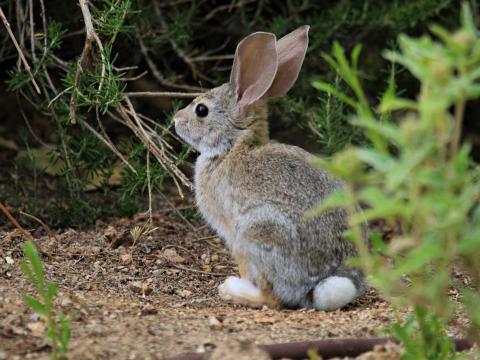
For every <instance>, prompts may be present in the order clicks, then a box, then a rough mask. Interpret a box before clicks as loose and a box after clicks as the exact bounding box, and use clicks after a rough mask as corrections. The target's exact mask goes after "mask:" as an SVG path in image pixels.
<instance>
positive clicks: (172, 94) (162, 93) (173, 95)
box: [124, 91, 204, 99]
mask: <svg viewBox="0 0 480 360" xmlns="http://www.w3.org/2000/svg"><path fill="white" fill-rule="evenodd" d="M203 94H204V93H200V92H199V93H182V92H168V91H138V92H126V93H124V95H125V96H128V97H168V98H179V99H183V98H196V97H197V96H200V95H203Z"/></svg>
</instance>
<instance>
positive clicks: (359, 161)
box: [313, 4, 480, 359]
mask: <svg viewBox="0 0 480 360" xmlns="http://www.w3.org/2000/svg"><path fill="white" fill-rule="evenodd" d="M461 24H462V26H461V28H460V29H459V30H456V31H448V30H446V29H445V28H444V27H441V26H439V25H434V26H432V27H431V33H432V34H433V37H432V36H429V35H422V36H421V37H416V38H415V37H409V36H407V35H401V36H400V37H399V39H398V47H399V50H398V51H386V52H384V55H385V57H386V58H387V59H389V60H390V61H392V62H394V63H396V64H397V66H402V67H404V68H405V69H406V70H407V71H408V72H409V73H411V74H412V75H413V76H414V77H415V78H416V79H417V81H418V82H419V92H418V95H417V97H416V100H411V99H407V98H405V97H401V96H399V95H398V92H397V87H396V84H395V79H394V77H392V78H391V79H390V82H389V84H388V87H387V90H386V91H385V92H384V94H383V96H382V97H381V99H380V102H379V104H378V106H377V107H375V108H373V107H371V106H370V105H369V102H368V101H367V99H366V94H365V93H364V90H363V87H362V84H361V81H360V79H359V77H358V73H359V68H358V59H359V57H360V47H359V46H357V47H355V48H354V49H353V50H352V52H351V55H350V57H349V58H347V56H346V55H345V53H344V51H343V49H342V47H341V46H340V45H339V44H338V43H335V44H334V46H333V51H332V55H327V54H326V55H325V59H326V61H327V62H328V63H329V64H330V66H331V67H332V68H333V69H334V70H335V71H336V72H337V73H338V74H339V76H340V77H341V78H342V80H343V81H344V83H345V84H346V85H347V86H348V88H349V89H351V95H350V94H348V93H345V92H340V91H338V90H337V89H336V88H335V87H333V86H332V85H331V84H329V83H325V82H320V81H317V82H314V83H313V86H314V87H315V88H317V89H320V90H322V91H324V92H327V93H329V94H332V95H334V96H336V97H338V98H339V99H341V100H342V101H343V102H344V103H346V104H347V105H348V106H350V107H351V108H353V109H354V111H355V115H354V116H353V117H352V124H354V125H355V126H359V127H360V128H362V129H363V130H364V131H365V136H366V138H367V139H368V143H369V146H357V147H354V146H349V147H347V148H346V149H345V150H342V151H340V152H338V153H336V154H335V155H334V156H333V157H332V159H330V160H328V161H326V160H319V164H321V165H322V166H324V167H325V168H327V169H328V170H330V171H331V172H332V173H334V174H335V175H337V176H339V177H341V178H342V179H344V180H345V182H346V186H345V189H344V191H341V192H338V193H336V194H334V195H332V196H331V197H329V198H328V199H327V200H326V201H325V203H324V204H322V206H321V208H320V209H317V210H316V211H325V210H328V209H331V208H334V207H338V206H342V207H346V208H347V209H349V219H350V225H351V228H352V231H351V232H350V233H349V236H350V238H351V239H352V240H353V241H354V242H355V244H356V245H357V247H358V250H359V257H358V259H356V260H355V261H353V263H354V264H356V265H358V266H360V267H362V268H363V269H364V270H365V271H366V273H367V274H369V277H370V280H371V283H372V285H374V286H375V287H377V288H379V289H381V290H382V291H383V292H384V293H385V294H386V295H387V296H389V297H390V298H391V300H392V301H393V302H394V303H395V304H397V305H399V306H413V308H414V312H413V317H412V318H411V319H410V320H408V321H407V322H406V324H404V325H400V324H397V325H395V326H393V327H392V329H391V332H392V333H393V334H394V335H395V336H397V337H398V338H399V339H400V340H401V341H403V342H404V344H405V351H406V352H405V355H404V358H405V359H419V358H422V359H450V358H453V357H454V350H453V346H452V344H451V342H450V340H448V338H447V337H446V332H445V329H446V326H447V325H448V324H449V322H450V321H451V320H452V318H453V316H454V314H455V312H456V311H465V312H466V313H467V315H468V316H469V318H470V320H471V323H470V324H469V333H470V336H471V337H472V339H474V340H475V341H477V342H478V341H480V323H479V316H480V307H479V306H478V304H479V303H480V292H479V290H478V289H479V287H480V262H479V261H478V254H479V253H480V208H479V206H478V204H479V199H480V182H479V180H480V168H479V166H478V165H477V164H476V163H474V162H473V161H472V158H471V155H470V151H471V146H470V144H469V143H468V142H467V143H464V144H461V142H460V138H461V133H462V127H463V121H464V115H465V106H466V104H467V102H468V101H473V100H478V99H479V98H480V36H479V32H478V30H477V28H476V26H475V24H474V20H473V17H472V14H471V11H470V9H469V7H468V6H467V4H464V6H463V12H462V17H461ZM360 204H362V205H363V211H362V210H359V209H360V207H359V205H360ZM366 220H367V221H374V220H377V221H378V220H381V221H384V222H386V223H388V224H391V225H392V226H396V227H398V228H399V233H398V234H396V235H395V236H394V237H393V239H391V241H390V242H389V243H388V244H387V243H385V242H384V241H383V240H382V238H381V237H380V236H379V235H378V234H372V236H371V247H372V249H371V250H372V251H370V250H369V246H368V245H367V244H366V243H365V240H364V239H363V238H362V235H361V229H360V226H359V225H360V224H361V223H362V222H364V221H366ZM455 273H460V274H461V276H462V277H463V278H464V279H465V282H460V281H457V280H456V276H455ZM452 288H457V289H458V290H459V292H460V293H461V296H460V297H459V299H458V300H453V299H452V298H451V297H449V296H448V293H449V290H450V289H452ZM449 343H450V344H449Z"/></svg>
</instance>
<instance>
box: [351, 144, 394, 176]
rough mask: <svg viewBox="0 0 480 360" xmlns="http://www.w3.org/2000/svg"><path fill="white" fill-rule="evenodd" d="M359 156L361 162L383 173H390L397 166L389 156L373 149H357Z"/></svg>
mask: <svg viewBox="0 0 480 360" xmlns="http://www.w3.org/2000/svg"><path fill="white" fill-rule="evenodd" d="M357 156H358V158H359V159H360V160H362V161H363V162H365V163H367V164H369V165H371V166H373V167H374V168H375V169H376V170H378V171H381V172H387V171H390V170H391V169H392V168H393V166H394V165H395V162H394V160H393V159H392V158H391V157H390V156H389V155H386V154H382V153H380V152H378V151H376V150H373V149H366V148H360V149H357Z"/></svg>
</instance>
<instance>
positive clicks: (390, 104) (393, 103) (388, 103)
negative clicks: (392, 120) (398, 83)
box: [378, 97, 418, 114]
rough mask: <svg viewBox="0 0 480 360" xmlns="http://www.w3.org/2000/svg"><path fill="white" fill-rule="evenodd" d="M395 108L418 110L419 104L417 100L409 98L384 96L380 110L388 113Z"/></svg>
mask: <svg viewBox="0 0 480 360" xmlns="http://www.w3.org/2000/svg"><path fill="white" fill-rule="evenodd" d="M395 110H414V111H418V106H417V103H416V102H415V101H412V100H409V99H402V98H397V97H391V98H385V97H384V98H383V99H382V102H381V103H380V106H379V108H378V111H379V112H380V113H382V114H383V113H388V112H392V111H395Z"/></svg>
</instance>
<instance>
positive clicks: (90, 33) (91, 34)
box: [70, 0, 106, 124]
mask: <svg viewBox="0 0 480 360" xmlns="http://www.w3.org/2000/svg"><path fill="white" fill-rule="evenodd" d="M79 4H80V8H81V10H82V15H83V21H84V23H85V32H86V36H85V45H84V46H83V51H82V54H81V55H80V59H79V60H78V62H77V71H76V72H75V78H74V82H73V90H72V96H71V97H70V121H71V123H72V124H76V123H77V96H78V95H77V87H78V83H79V82H80V76H81V73H82V71H83V68H84V67H85V65H86V64H87V60H88V57H89V53H90V50H91V48H92V45H93V43H94V42H95V43H96V44H97V46H98V48H99V53H100V57H101V61H102V70H101V78H100V83H99V85H98V91H101V90H102V87H103V81H104V79H105V71H106V70H105V58H104V57H105V55H104V50H103V44H102V42H101V41H100V38H99V37H98V35H97V33H96V32H95V28H94V27H93V21H92V14H91V13H90V8H89V7H88V1H87V0H79Z"/></svg>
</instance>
